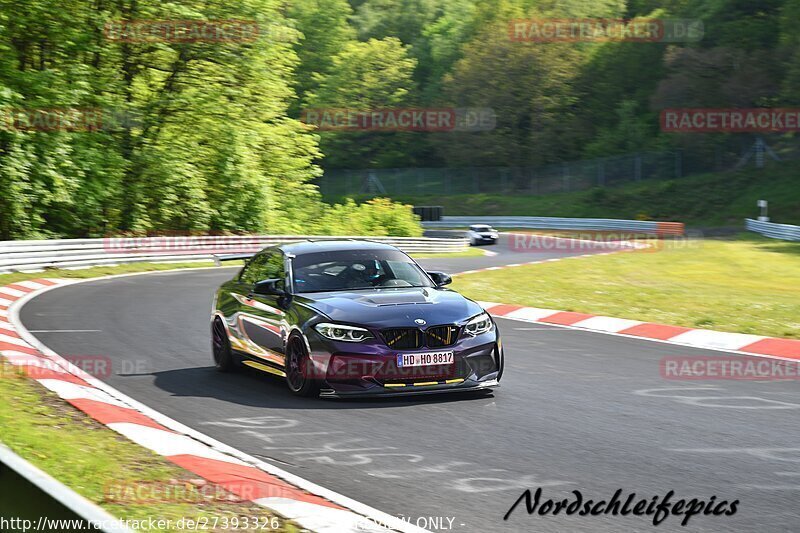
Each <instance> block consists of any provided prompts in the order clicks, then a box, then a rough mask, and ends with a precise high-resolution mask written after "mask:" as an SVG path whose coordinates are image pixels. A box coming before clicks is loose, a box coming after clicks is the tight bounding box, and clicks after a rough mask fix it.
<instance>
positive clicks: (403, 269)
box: [292, 250, 433, 292]
mask: <svg viewBox="0 0 800 533" xmlns="http://www.w3.org/2000/svg"><path fill="white" fill-rule="evenodd" d="M292 273H293V278H294V287H295V292H323V291H342V290H353V289H371V288H391V287H433V284H432V283H431V281H430V279H429V278H428V276H427V275H426V274H425V272H423V270H422V269H421V268H420V267H419V266H418V265H417V264H416V263H414V262H413V261H412V260H411V259H410V258H409V257H408V256H407V255H405V254H404V253H402V252H398V251H395V250H347V251H340V252H318V253H312V254H304V255H300V256H298V257H295V258H294V259H293V260H292Z"/></svg>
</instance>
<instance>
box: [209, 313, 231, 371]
mask: <svg viewBox="0 0 800 533" xmlns="http://www.w3.org/2000/svg"><path fill="white" fill-rule="evenodd" d="M211 353H212V355H213V356H214V366H215V367H216V368H217V370H218V371H219V372H230V371H231V370H233V369H234V367H235V366H236V364H235V363H236V361H235V359H234V357H233V351H232V350H231V341H230V340H229V339H228V332H227V330H226V329H225V324H223V323H222V319H221V318H219V317H216V318H215V319H214V321H213V322H212V323H211Z"/></svg>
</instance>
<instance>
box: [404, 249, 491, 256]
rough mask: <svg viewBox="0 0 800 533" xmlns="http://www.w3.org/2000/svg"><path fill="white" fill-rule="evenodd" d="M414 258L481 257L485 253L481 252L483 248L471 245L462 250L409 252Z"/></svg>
mask: <svg viewBox="0 0 800 533" xmlns="http://www.w3.org/2000/svg"><path fill="white" fill-rule="evenodd" d="M409 255H410V256H411V257H413V258H414V259H431V258H434V257H448V258H449V257H483V256H484V255H486V254H485V253H483V250H482V249H480V248H476V247H474V246H471V247H469V248H467V249H466V250H464V251H463V252H446V253H435V254H432V253H417V254H409Z"/></svg>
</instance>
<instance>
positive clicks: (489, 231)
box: [467, 224, 498, 246]
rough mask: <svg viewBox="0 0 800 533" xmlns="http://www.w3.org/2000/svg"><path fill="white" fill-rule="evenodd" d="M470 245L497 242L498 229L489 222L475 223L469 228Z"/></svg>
mask: <svg viewBox="0 0 800 533" xmlns="http://www.w3.org/2000/svg"><path fill="white" fill-rule="evenodd" d="M467 237H469V244H470V246H478V245H481V244H494V243H496V242H497V238H498V233H497V230H496V229H494V228H493V227H491V226H489V225H488V224H473V225H471V226H470V227H469V229H468V230H467Z"/></svg>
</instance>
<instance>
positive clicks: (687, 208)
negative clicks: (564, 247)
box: [357, 161, 800, 227]
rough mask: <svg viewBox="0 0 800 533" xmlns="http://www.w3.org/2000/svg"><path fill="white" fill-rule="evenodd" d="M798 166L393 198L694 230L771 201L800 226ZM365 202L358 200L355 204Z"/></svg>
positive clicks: (470, 210)
mask: <svg viewBox="0 0 800 533" xmlns="http://www.w3.org/2000/svg"><path fill="white" fill-rule="evenodd" d="M798 176H800V162H798V161H789V162H784V163H770V164H769V165H768V166H767V167H765V168H763V169H756V168H753V167H752V166H750V167H748V168H745V169H742V170H740V171H736V172H722V173H714V174H698V175H693V176H687V177H684V178H680V179H672V180H652V181H651V180H646V179H645V180H643V181H641V182H638V183H631V184H626V185H623V186H620V187H614V188H595V189H589V190H585V191H580V192H571V193H558V194H551V195H545V196H528V195H523V194H469V195H447V196H414V195H396V196H392V199H393V200H398V201H401V202H404V203H408V204H413V205H441V206H443V207H444V212H445V215H476V216H479V215H487V216H489V215H498V216H501V215H520V216H552V217H587V218H623V219H639V218H641V219H646V220H662V221H676V222H684V223H686V224H689V225H692V226H696V227H697V226H700V227H703V226H705V227H711V226H714V227H716V226H739V227H743V225H744V222H743V219H744V218H755V217H756V216H757V215H758V208H757V207H756V201H757V200H760V199H764V200H768V201H769V202H770V205H769V210H770V216H771V217H772V220H773V221H774V222H780V223H784V224H800V178H798ZM365 198H366V197H363V198H362V197H360V196H359V197H358V198H357V199H358V200H359V201H362V200H364V199H365Z"/></svg>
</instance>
